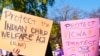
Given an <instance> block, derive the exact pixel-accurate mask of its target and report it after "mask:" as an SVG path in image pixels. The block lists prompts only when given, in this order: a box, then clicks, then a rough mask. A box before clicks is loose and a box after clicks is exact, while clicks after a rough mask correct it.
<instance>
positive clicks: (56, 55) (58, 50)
mask: <svg viewBox="0 0 100 56" xmlns="http://www.w3.org/2000/svg"><path fill="white" fill-rule="evenodd" d="M63 55H64V53H63V49H62V46H61V45H60V44H59V43H56V44H55V50H53V56H63Z"/></svg>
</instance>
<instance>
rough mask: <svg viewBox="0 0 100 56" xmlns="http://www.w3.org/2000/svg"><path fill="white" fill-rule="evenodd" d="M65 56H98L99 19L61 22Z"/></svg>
mask: <svg viewBox="0 0 100 56" xmlns="http://www.w3.org/2000/svg"><path fill="white" fill-rule="evenodd" d="M60 26H61V35H62V43H63V49H64V55H65V56H98V42H99V20H98V18H90V19H82V20H72V21H61V22H60Z"/></svg>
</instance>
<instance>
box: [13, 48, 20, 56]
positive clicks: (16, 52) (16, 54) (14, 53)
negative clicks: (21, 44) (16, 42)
mask: <svg viewBox="0 0 100 56" xmlns="http://www.w3.org/2000/svg"><path fill="white" fill-rule="evenodd" d="M19 52H20V50H19V49H15V48H14V49H13V51H12V54H13V56H18V54H19Z"/></svg>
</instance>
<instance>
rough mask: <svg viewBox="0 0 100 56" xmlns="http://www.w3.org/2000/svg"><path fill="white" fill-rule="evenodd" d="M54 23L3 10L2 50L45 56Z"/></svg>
mask: <svg viewBox="0 0 100 56" xmlns="http://www.w3.org/2000/svg"><path fill="white" fill-rule="evenodd" d="M52 23H53V22H52V21H51V20H48V19H44V18H40V17H36V16H32V15H29V14H25V13H21V12H17V11H13V10H8V9H3V14H2V17H1V22H0V24H1V27H0V48H2V49H5V50H8V51H12V50H13V49H14V48H18V49H20V50H21V51H20V54H23V55H25V56H45V51H46V47H47V43H48V40H49V35H50V31H51V27H52Z"/></svg>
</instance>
